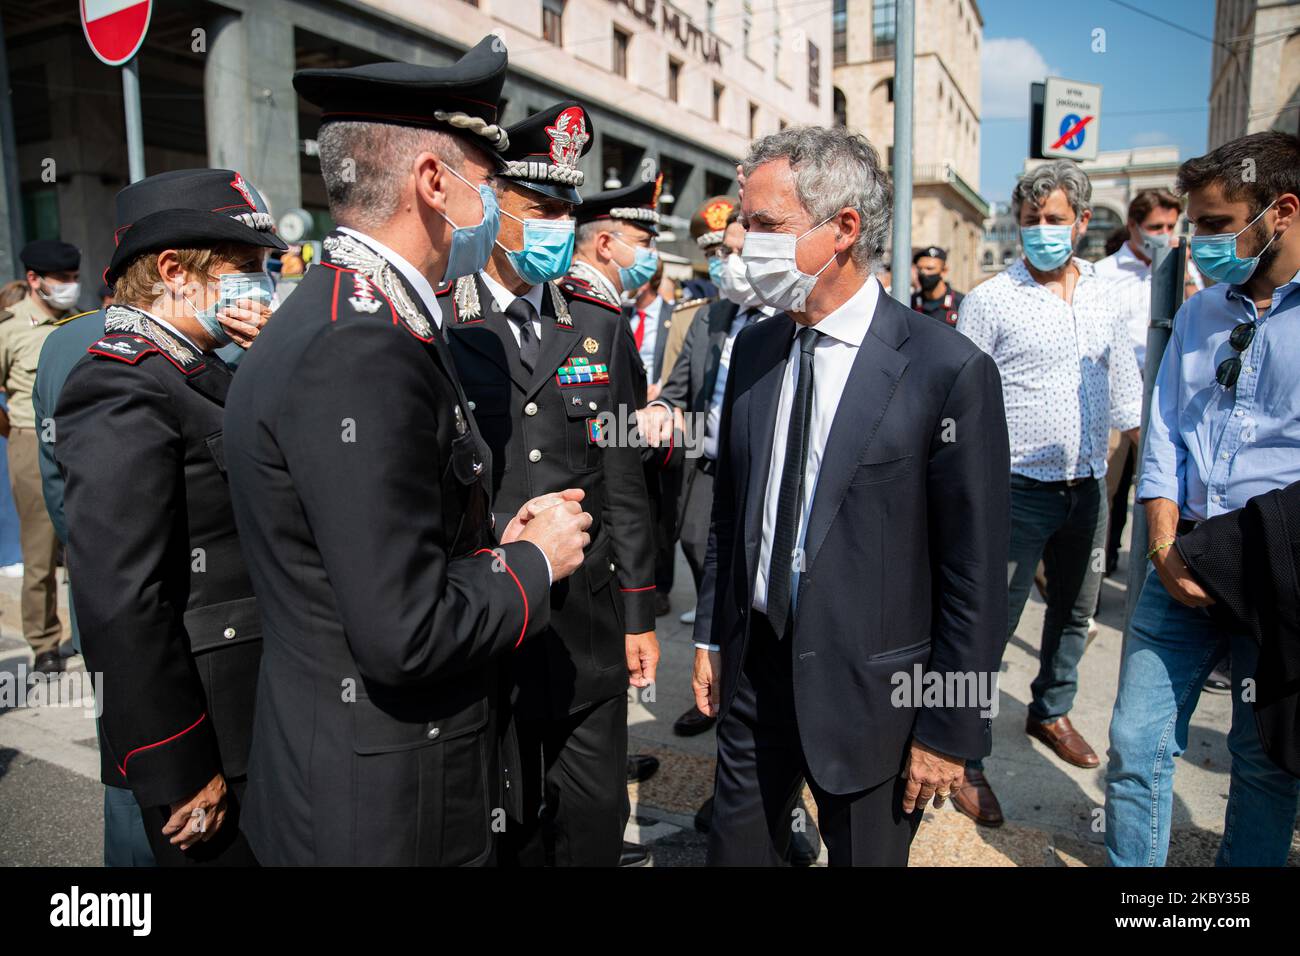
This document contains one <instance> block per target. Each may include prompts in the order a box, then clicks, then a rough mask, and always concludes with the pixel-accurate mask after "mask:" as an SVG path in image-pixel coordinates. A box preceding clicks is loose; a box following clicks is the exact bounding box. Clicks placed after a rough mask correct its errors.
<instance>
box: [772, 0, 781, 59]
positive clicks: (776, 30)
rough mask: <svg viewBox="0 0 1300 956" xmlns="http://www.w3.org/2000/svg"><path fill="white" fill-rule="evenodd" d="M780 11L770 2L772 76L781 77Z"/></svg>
mask: <svg viewBox="0 0 1300 956" xmlns="http://www.w3.org/2000/svg"><path fill="white" fill-rule="evenodd" d="M781 43H782V40H781V11H780V10H778V9H777V8H776V0H772V75H773V76H777V77H779V76H780V75H781Z"/></svg>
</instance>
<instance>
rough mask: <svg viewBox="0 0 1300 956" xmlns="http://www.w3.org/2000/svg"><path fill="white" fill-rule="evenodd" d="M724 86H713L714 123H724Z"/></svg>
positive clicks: (719, 84) (718, 84)
mask: <svg viewBox="0 0 1300 956" xmlns="http://www.w3.org/2000/svg"><path fill="white" fill-rule="evenodd" d="M722 90H723V87H722V84H721V83H714V84H713V122H715V123H721V122H722Z"/></svg>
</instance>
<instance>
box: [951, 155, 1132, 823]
mask: <svg viewBox="0 0 1300 956" xmlns="http://www.w3.org/2000/svg"><path fill="white" fill-rule="evenodd" d="M1091 197H1092V185H1091V184H1090V183H1089V182H1088V177H1087V176H1086V175H1085V174H1084V173H1083V172H1082V170H1080V169H1079V167H1078V166H1077V165H1076V164H1074V163H1072V162H1070V161H1069V160H1060V161H1057V162H1051V163H1046V164H1044V165H1042V166H1038V167H1036V168H1034V169H1033V170H1031V171H1030V172H1028V173H1026V174H1025V175H1024V176H1022V177H1021V179H1020V181H1019V182H1018V183H1017V184H1016V188H1015V191H1014V192H1013V193H1012V196H1011V207H1012V212H1013V213H1014V214H1015V216H1016V219H1017V222H1018V223H1019V226H1020V241H1021V245H1022V246H1023V247H1024V252H1025V255H1024V258H1022V259H1019V260H1017V261H1016V262H1015V263H1014V264H1013V265H1012V266H1011V267H1010V268H1008V269H1007V270H1006V271H1005V272H1002V273H1000V274H999V275H996V276H994V277H993V278H992V279H990V280H989V281H987V282H985V283H983V284H981V285H979V286H977V287H976V288H975V289H973V290H972V291H971V292H970V293H968V294H967V296H966V298H965V300H964V301H963V302H962V305H961V311H960V314H959V316H958V319H957V331H959V332H961V333H963V334H964V335H967V336H969V337H970V339H971V340H972V341H973V342H974V343H975V344H976V345H978V346H979V347H980V348H981V349H983V350H984V351H985V352H987V353H988V354H989V355H990V356H991V357H992V358H993V360H994V361H995V362H996V363H997V366H998V370H999V371H1000V372H1001V373H1002V392H1003V398H1004V401H1005V404H1006V412H1007V432H1008V434H1009V436H1010V439H1011V462H1010V465H1011V558H1010V564H1009V567H1008V574H1007V577H1008V580H1009V586H1008V603H1009V618H1008V637H1010V635H1011V634H1014V633H1015V629H1016V624H1017V623H1019V621H1020V612H1021V611H1022V610H1023V609H1024V606H1025V599H1026V598H1027V597H1028V595H1029V588H1030V585H1031V583H1032V582H1033V578H1034V569H1035V568H1036V567H1037V566H1038V562H1039V561H1040V560H1041V561H1042V562H1043V565H1044V567H1045V570H1046V575H1047V612H1046V614H1045V616H1044V619H1043V633H1042V645H1041V647H1040V649H1039V659H1040V662H1041V663H1040V666H1039V671H1038V676H1037V677H1036V678H1035V679H1034V682H1033V684H1032V685H1031V691H1032V694H1033V699H1032V701H1031V702H1030V704H1029V717H1028V719H1027V722H1026V724H1025V732H1026V733H1027V734H1029V735H1030V736H1032V737H1037V738H1038V739H1039V740H1041V741H1042V742H1043V743H1045V744H1046V745H1047V746H1048V747H1050V748H1051V749H1052V751H1053V752H1054V753H1055V754H1056V755H1057V756H1058V757H1060V758H1061V759H1062V760H1064V761H1065V762H1066V763H1069V764H1073V765H1074V766H1076V767H1096V766H1097V765H1098V763H1099V762H1100V761H1099V760H1098V757H1097V754H1096V752H1094V751H1093V749H1092V747H1090V746H1089V745H1088V742H1087V741H1086V740H1084V739H1083V736H1082V735H1081V734H1080V733H1079V732H1078V731H1077V730H1075V729H1074V727H1073V725H1072V724H1071V723H1070V719H1069V716H1068V714H1069V711H1070V708H1071V707H1072V705H1073V704H1074V694H1075V691H1076V689H1077V688H1078V666H1079V659H1080V658H1081V657H1083V651H1084V648H1085V647H1086V645H1087V641H1088V625H1089V621H1090V618H1091V617H1092V614H1093V611H1094V609H1095V608H1096V606H1097V594H1098V591H1099V590H1100V587H1101V571H1102V564H1101V561H1100V557H1101V555H1102V553H1103V545H1104V542H1105V537H1106V519H1107V512H1108V509H1107V500H1106V452H1107V436H1108V433H1109V430H1110V428H1111V426H1113V427H1115V428H1117V429H1119V430H1120V431H1122V432H1127V433H1128V434H1129V436H1130V437H1131V438H1133V439H1134V440H1136V436H1137V428H1138V424H1139V421H1140V419H1141V414H1142V382H1141V379H1140V378H1139V376H1138V369H1137V363H1136V362H1135V361H1134V359H1133V346H1132V343H1131V342H1130V340H1129V336H1128V332H1127V330H1126V328H1125V324H1124V316H1123V315H1122V314H1121V312H1120V310H1119V309H1118V308H1117V307H1116V305H1115V303H1114V301H1113V298H1112V296H1111V289H1110V286H1109V284H1107V283H1105V282H1103V281H1102V280H1100V279H1098V278H1097V276H1096V273H1095V271H1094V269H1093V266H1092V263H1090V262H1088V261H1087V260H1085V259H1080V258H1077V257H1075V256H1074V255H1073V252H1074V249H1075V248H1076V247H1077V245H1078V242H1079V240H1080V238H1082V236H1083V234H1084V232H1085V231H1086V230H1087V228H1088V220H1089V218H1090V216H1091V212H1090V208H1089V200H1090V199H1091ZM982 769H983V768H982V767H981V766H980V765H979V764H978V763H975V764H968V765H967V768H966V782H965V784H964V785H963V786H962V788H961V789H960V790H957V791H955V792H954V793H953V802H954V803H955V804H956V805H957V807H958V809H960V810H962V811H963V812H964V813H966V814H967V815H968V816H971V817H972V818H974V819H975V821H976V822H977V823H982V824H985V825H988V826H997V825H999V824H1000V823H1001V822H1002V811H1001V808H1000V807H999V806H998V802H997V797H996V796H995V795H994V794H993V790H992V788H991V787H990V786H989V783H988V781H987V780H986V779H985V777H984V774H983V772H982Z"/></svg>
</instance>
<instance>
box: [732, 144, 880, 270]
mask: <svg viewBox="0 0 1300 956" xmlns="http://www.w3.org/2000/svg"><path fill="white" fill-rule="evenodd" d="M778 159H785V160H788V161H789V163H790V169H791V170H792V171H793V173H794V188H795V194H796V195H797V196H798V197H799V202H800V204H801V205H802V206H803V208H804V210H805V211H806V212H807V213H808V215H809V216H811V217H812V220H813V222H814V223H818V222H821V221H822V220H824V219H827V218H829V217H830V216H834V215H836V214H837V213H838V212H839V211H840V210H841V209H845V208H849V209H854V210H857V213H858V217H859V218H860V219H861V220H862V229H861V231H860V232H859V234H858V241H857V242H856V243H855V244H854V246H853V261H854V262H856V263H857V264H858V266H859V267H861V268H864V269H870V268H871V266H872V264H873V263H875V262H878V261H879V260H880V258H881V257H882V256H884V254H885V239H886V237H887V236H888V235H889V224H890V219H891V216H892V207H893V202H894V199H893V196H894V186H893V182H892V181H891V180H890V178H889V174H888V173H887V172H885V168H884V167H883V166H882V165H881V164H880V156H879V154H878V153H877V152H876V150H875V147H873V146H872V145H871V144H870V143H869V142H867V139H866V137H865V136H862V135H861V134H860V133H850V132H849V131H848V130H846V129H845V128H844V127H842V126H832V127H829V128H828V127H825V126H796V127H791V128H789V129H784V130H781V132H779V133H772V134H771V135H769V136H764V137H763V138H762V139H760V140H757V141H756V142H755V143H754V144H753V145H751V146H750V148H749V155H748V156H746V157H745V162H744V164H743V165H744V170H745V175H746V176H749V175H750V174H752V173H753V171H754V170H755V169H757V168H758V167H759V166H762V165H764V164H765V163H770V162H773V161H774V160H778Z"/></svg>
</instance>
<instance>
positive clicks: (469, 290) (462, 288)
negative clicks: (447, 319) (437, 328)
mask: <svg viewBox="0 0 1300 956" xmlns="http://www.w3.org/2000/svg"><path fill="white" fill-rule="evenodd" d="M452 301H453V302H455V303H456V320H457V321H458V322H476V321H478V320H479V319H481V318H483V302H482V301H481V300H480V299H479V294H478V282H476V281H475V279H474V277H473V276H472V275H469V276H461V277H460V278H459V279H457V280H456V292H455V294H454V295H453V297H452Z"/></svg>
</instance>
